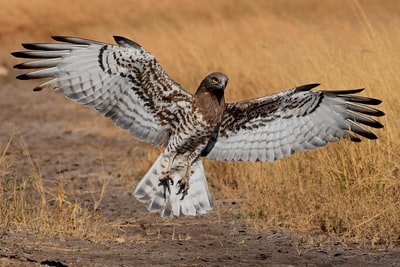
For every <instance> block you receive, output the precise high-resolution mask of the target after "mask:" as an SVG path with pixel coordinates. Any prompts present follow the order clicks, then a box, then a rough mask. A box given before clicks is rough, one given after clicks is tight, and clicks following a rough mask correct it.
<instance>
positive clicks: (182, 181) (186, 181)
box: [176, 159, 192, 195]
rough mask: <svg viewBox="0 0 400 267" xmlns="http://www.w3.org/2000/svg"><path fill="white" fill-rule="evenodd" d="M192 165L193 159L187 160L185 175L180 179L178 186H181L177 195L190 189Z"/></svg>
mask: <svg viewBox="0 0 400 267" xmlns="http://www.w3.org/2000/svg"><path fill="white" fill-rule="evenodd" d="M191 167H192V160H191V159H188V160H187V162H186V171H185V175H183V177H182V178H181V179H180V180H179V181H178V183H177V186H178V187H179V190H178V193H176V194H177V195H179V194H180V193H182V194H185V193H186V192H187V191H188V190H189V178H190V171H191Z"/></svg>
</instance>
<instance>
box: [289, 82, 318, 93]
mask: <svg viewBox="0 0 400 267" xmlns="http://www.w3.org/2000/svg"><path fill="white" fill-rule="evenodd" d="M320 85H321V84H320V83H310V84H305V85H300V86H297V87H295V90H296V92H305V91H310V90H311V89H313V88H315V87H317V86H320Z"/></svg>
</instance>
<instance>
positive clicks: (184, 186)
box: [176, 177, 189, 195]
mask: <svg viewBox="0 0 400 267" xmlns="http://www.w3.org/2000/svg"><path fill="white" fill-rule="evenodd" d="M176 186H178V187H179V190H178V192H177V193H176V194H177V195H179V194H180V193H182V194H183V195H184V194H186V193H187V191H188V190H189V181H188V178H187V177H183V178H182V179H180V180H179V181H178V183H177V185H176Z"/></svg>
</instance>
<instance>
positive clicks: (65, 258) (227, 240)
mask: <svg viewBox="0 0 400 267" xmlns="http://www.w3.org/2000/svg"><path fill="white" fill-rule="evenodd" d="M30 88H32V83H29V82H16V81H14V79H13V76H12V75H10V76H9V77H2V78H0V110H1V112H0V121H1V127H0V147H1V148H2V149H4V147H5V145H6V144H7V142H8V141H9V140H10V138H11V137H12V136H14V140H23V142H24V144H25V146H26V147H27V149H28V151H29V153H30V156H31V158H32V161H33V162H34V164H36V165H37V166H38V168H39V169H40V175H41V177H42V178H43V180H44V181H47V182H48V183H49V184H51V180H52V179H54V178H55V177H60V176H62V177H63V179H65V182H64V185H65V188H66V190H69V191H70V192H75V193H74V198H75V199H76V200H78V201H79V202H80V203H81V204H82V206H93V205H96V199H97V200H99V199H100V198H101V201H100V205H99V207H98V210H100V211H101V216H102V218H103V221H104V223H107V224H109V225H110V226H112V227H113V229H115V230H114V233H113V234H112V235H110V236H112V237H110V238H108V239H107V238H106V239H102V240H93V238H90V237H88V238H72V237H61V238H56V237H53V238H49V237H43V236H41V237H38V234H34V233H31V232H28V231H26V229H8V228H5V227H4V226H1V228H0V266H39V265H48V266H400V249H399V248H393V249H386V248H384V247H375V248H365V247H363V248H360V244H344V243H341V242H337V241H334V240H332V239H330V238H327V237H323V236H322V237H321V236H317V235H315V236H312V234H310V235H304V234H303V235H296V234H289V233H284V232H279V231H267V232H265V231H261V230H259V229H257V228H255V227H253V226H252V223H251V222H246V221H243V220H240V219H238V218H237V215H236V214H237V213H236V212H235V210H236V208H237V205H239V204H237V202H236V201H232V200H226V199H225V200H224V199H223V196H220V195H219V194H218V190H217V189H215V188H212V189H211V191H212V194H213V196H214V200H215V209H214V210H213V211H212V212H210V213H209V214H207V215H204V216H200V217H196V218H179V219H168V218H167V219H161V218H159V217H158V216H157V215H156V214H149V213H148V212H147V211H146V210H145V209H144V207H143V206H142V205H141V204H140V203H138V202H137V201H136V200H135V199H134V198H133V197H132V196H130V195H129V192H130V190H131V189H132V188H133V186H134V185H135V184H136V182H137V181H138V180H139V179H140V177H141V176H142V175H143V173H142V172H143V171H141V170H136V169H134V168H133V167H132V166H134V165H133V164H132V165H130V163H131V162H133V161H135V160H136V161H141V160H143V161H146V156H145V155H146V153H145V151H146V149H147V150H148V148H147V147H144V148H141V146H143V145H142V144H140V143H138V142H136V141H134V140H133V139H132V138H131V137H130V136H129V135H128V134H125V133H123V132H122V131H119V130H118V129H114V127H113V125H112V124H111V123H108V122H107V121H106V120H104V119H102V118H100V116H98V115H97V114H95V113H94V112H90V111H89V110H87V109H84V108H80V107H78V106H77V105H75V104H73V103H70V101H67V100H65V99H64V98H63V97H62V96H60V95H56V94H54V93H52V92H50V91H46V92H40V93H33V92H32V91H31V90H30ZM16 136H17V137H18V138H16ZM18 144H19V142H17V141H16V142H13V144H11V146H10V150H9V151H8V153H14V152H15V151H16V150H18V149H20V148H19V145H18ZM143 151H144V152H143ZM144 164H146V163H144ZM20 166H21V167H20V168H19V169H18V174H19V175H20V176H21V177H24V176H27V175H29V170H30V167H29V163H26V164H21V165H20ZM127 176H130V177H127ZM98 177H103V178H102V179H99V178H98ZM104 177H110V179H108V180H106V182H107V184H106V187H105V191H104V195H102V197H100V195H99V193H98V192H100V191H101V188H102V186H103V185H104V183H105V180H104ZM91 192H96V194H93V193H91ZM2 201H4V200H2ZM38 205H39V203H38ZM39 235H40V233H39ZM305 237H306V238H305ZM310 240H311V241H310ZM313 240H314V241H313Z"/></svg>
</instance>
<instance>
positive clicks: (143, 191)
mask: <svg viewBox="0 0 400 267" xmlns="http://www.w3.org/2000/svg"><path fill="white" fill-rule="evenodd" d="M162 158H163V154H161V155H160V156H159V157H158V158H157V160H156V162H154V164H153V166H152V167H151V168H150V170H149V171H148V172H147V173H146V175H145V176H144V177H143V178H142V180H141V181H140V182H139V184H138V185H137V186H136V188H135V190H134V191H133V195H134V196H135V197H136V198H137V199H138V200H139V201H140V202H143V203H145V204H146V205H147V209H148V210H149V211H150V212H159V213H160V215H161V217H163V216H170V217H174V216H175V217H178V216H179V215H180V214H181V213H182V214H184V215H191V216H195V215H196V214H204V213H206V212H207V211H208V210H211V209H212V201H211V197H210V192H209V191H208V185H207V180H206V177H205V174H204V168H203V163H202V162H201V159H198V160H197V161H196V162H194V163H193V164H192V167H191V175H190V178H189V190H188V191H187V193H185V195H183V196H182V193H181V194H177V193H178V191H179V187H178V186H177V184H178V181H179V180H180V179H181V178H182V177H183V176H184V173H185V171H186V170H185V168H184V165H183V162H186V160H184V159H182V160H180V159H179V158H175V159H174V162H173V165H172V168H171V173H170V176H171V178H172V180H173V181H174V183H173V185H170V186H169V189H168V187H167V186H165V185H159V184H160V180H159V179H160V178H161V169H162V167H161V159H162Z"/></svg>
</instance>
